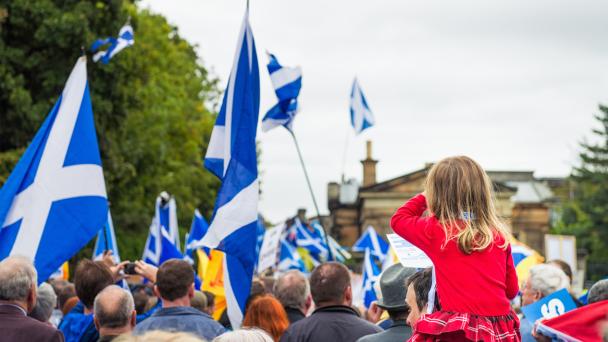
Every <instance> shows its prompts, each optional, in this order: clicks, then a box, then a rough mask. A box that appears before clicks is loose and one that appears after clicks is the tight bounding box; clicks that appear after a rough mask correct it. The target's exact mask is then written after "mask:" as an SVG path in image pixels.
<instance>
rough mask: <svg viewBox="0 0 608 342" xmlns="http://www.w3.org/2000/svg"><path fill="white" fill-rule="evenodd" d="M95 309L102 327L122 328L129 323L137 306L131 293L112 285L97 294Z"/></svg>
mask: <svg viewBox="0 0 608 342" xmlns="http://www.w3.org/2000/svg"><path fill="white" fill-rule="evenodd" d="M93 308H94V309H93V310H94V312H95V318H97V322H98V323H99V325H100V326H101V327H104V328H121V327H124V326H126V325H127V324H128V323H129V320H130V319H131V315H132V314H133V310H135V304H134V302H133V296H132V295H131V293H130V292H128V291H126V290H124V289H122V288H121V287H119V286H116V285H110V286H108V287H106V288H105V289H103V290H102V291H101V292H99V293H98V294H97V296H96V297H95V303H94V304H93Z"/></svg>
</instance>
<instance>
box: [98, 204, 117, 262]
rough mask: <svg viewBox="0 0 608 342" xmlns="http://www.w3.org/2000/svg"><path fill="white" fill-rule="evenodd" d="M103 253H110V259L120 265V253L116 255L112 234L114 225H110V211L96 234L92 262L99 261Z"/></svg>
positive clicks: (114, 240) (113, 234)
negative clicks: (103, 224)
mask: <svg viewBox="0 0 608 342" xmlns="http://www.w3.org/2000/svg"><path fill="white" fill-rule="evenodd" d="M105 251H112V259H114V262H115V263H117V264H118V263H120V253H118V244H117V243H116V234H115V233H114V223H112V214H110V210H108V220H107V221H106V224H105V226H104V227H103V229H101V230H100V231H99V233H97V240H96V241H95V248H93V260H100V259H101V258H102V257H103V252H105Z"/></svg>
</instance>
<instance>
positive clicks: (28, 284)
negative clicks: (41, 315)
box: [0, 256, 38, 312]
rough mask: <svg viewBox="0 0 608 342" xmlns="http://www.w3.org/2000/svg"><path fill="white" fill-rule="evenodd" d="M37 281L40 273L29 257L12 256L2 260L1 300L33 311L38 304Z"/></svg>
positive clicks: (0, 267)
mask: <svg viewBox="0 0 608 342" xmlns="http://www.w3.org/2000/svg"><path fill="white" fill-rule="evenodd" d="M37 281H38V274H37V273H36V269H35V268H34V265H33V264H32V262H31V261H30V260H29V259H27V258H25V257H21V256H10V257H8V258H6V259H4V260H2V261H0V301H4V302H9V303H12V304H16V305H19V306H21V307H22V308H23V309H25V311H27V312H30V311H32V309H34V306H35V305H36V283H37Z"/></svg>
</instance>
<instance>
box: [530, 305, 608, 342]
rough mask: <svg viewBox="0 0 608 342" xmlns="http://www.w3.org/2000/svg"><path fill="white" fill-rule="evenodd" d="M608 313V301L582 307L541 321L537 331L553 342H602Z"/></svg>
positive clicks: (607, 321)
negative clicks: (602, 328)
mask: <svg viewBox="0 0 608 342" xmlns="http://www.w3.org/2000/svg"><path fill="white" fill-rule="evenodd" d="M607 312H608V301H607V300H604V301H600V302H597V303H593V304H589V305H585V306H581V307H580V308H578V309H575V310H572V311H569V312H566V313H565V314H563V315H560V316H557V317H555V318H551V319H548V320H541V321H539V322H538V325H537V327H536V331H537V332H538V333H541V334H543V335H545V336H546V337H549V338H551V340H552V341H589V342H595V341H597V342H601V341H602V336H601V334H600V331H601V330H600V329H601V326H602V324H607V323H608V319H607V318H606V313H607ZM604 341H605V340H604Z"/></svg>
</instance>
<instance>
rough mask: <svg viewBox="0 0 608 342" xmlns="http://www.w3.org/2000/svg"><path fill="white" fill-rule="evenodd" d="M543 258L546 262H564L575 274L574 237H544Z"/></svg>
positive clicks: (548, 235)
mask: <svg viewBox="0 0 608 342" xmlns="http://www.w3.org/2000/svg"><path fill="white" fill-rule="evenodd" d="M545 258H546V260H547V261H551V260H555V259H560V260H563V261H565V262H566V263H567V264H568V265H570V268H571V269H572V271H573V272H575V273H576V270H577V269H578V265H577V264H576V237H574V236H571V235H551V234H546V235H545Z"/></svg>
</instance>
